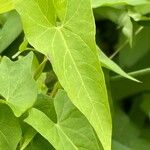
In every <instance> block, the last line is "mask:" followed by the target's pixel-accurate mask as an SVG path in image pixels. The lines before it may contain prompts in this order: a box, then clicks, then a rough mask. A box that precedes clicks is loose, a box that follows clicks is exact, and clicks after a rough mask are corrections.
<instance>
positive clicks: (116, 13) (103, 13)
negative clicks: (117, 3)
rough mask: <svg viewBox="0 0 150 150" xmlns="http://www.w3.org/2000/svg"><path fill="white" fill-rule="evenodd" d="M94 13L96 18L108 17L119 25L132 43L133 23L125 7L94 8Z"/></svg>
mask: <svg viewBox="0 0 150 150" xmlns="http://www.w3.org/2000/svg"><path fill="white" fill-rule="evenodd" d="M94 14H95V15H96V18H100V17H102V18H106V19H109V20H111V21H113V22H114V23H116V24H117V25H118V26H119V27H121V28H122V32H123V34H124V35H125V36H126V37H127V38H128V40H129V43H130V45H132V36H133V25H132V21H131V18H130V16H129V15H128V11H127V10H126V9H125V8H122V9H119V8H113V7H100V8H97V9H94Z"/></svg>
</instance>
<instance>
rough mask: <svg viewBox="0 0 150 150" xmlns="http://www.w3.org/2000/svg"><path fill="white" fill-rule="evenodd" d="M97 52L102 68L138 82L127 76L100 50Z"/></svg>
mask: <svg viewBox="0 0 150 150" xmlns="http://www.w3.org/2000/svg"><path fill="white" fill-rule="evenodd" d="M99 52H100V55H99V58H100V62H101V64H102V66H103V67H105V68H107V69H110V70H112V71H114V72H116V73H117V74H119V75H121V76H123V77H125V78H127V79H130V80H133V81H136V82H139V81H138V80H136V79H135V78H133V77H131V76H130V75H128V74H127V73H125V72H124V71H123V70H122V69H121V68H120V67H119V66H118V65H117V64H116V63H115V62H113V61H112V60H111V59H109V58H108V57H107V56H106V55H105V54H104V53H103V52H102V51H101V50H100V49H99Z"/></svg>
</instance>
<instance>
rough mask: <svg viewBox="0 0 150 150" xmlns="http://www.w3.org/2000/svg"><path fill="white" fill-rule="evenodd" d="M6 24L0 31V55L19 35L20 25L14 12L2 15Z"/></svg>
mask: <svg viewBox="0 0 150 150" xmlns="http://www.w3.org/2000/svg"><path fill="white" fill-rule="evenodd" d="M2 16H3V17H4V18H5V19H6V22H5V23H4V25H3V27H2V30H1V31H0V53H1V52H3V51H4V50H5V49H6V48H7V47H8V46H9V45H10V44H11V43H12V42H13V41H14V40H15V39H16V38H17V37H18V36H19V34H20V33H21V31H22V24H21V20H20V18H19V15H18V14H17V12H16V11H11V12H9V13H7V15H6V14H5V15H2ZM12 24H13V26H15V28H12Z"/></svg>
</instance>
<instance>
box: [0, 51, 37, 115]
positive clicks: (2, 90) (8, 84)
mask: <svg viewBox="0 0 150 150" xmlns="http://www.w3.org/2000/svg"><path fill="white" fill-rule="evenodd" d="M32 58H33V54H32V53H30V54H29V55H28V56H26V57H24V58H22V59H20V60H18V61H16V62H12V61H11V60H9V59H8V58H7V57H4V58H3V59H2V61H1V63H0V75H1V76H0V83H1V86H0V94H1V95H2V96H3V97H4V98H5V100H6V101H5V103H6V104H8V105H9V106H10V107H11V109H12V110H13V111H14V113H15V115H16V116H17V117H18V116H20V115H21V114H22V113H24V112H25V111H26V110H27V109H29V108H30V107H31V106H32V105H33V103H34V102H35V100H36V96H37V88H36V84H35V81H34V80H33V78H32V74H31V64H32ZM31 89H32V90H31Z"/></svg>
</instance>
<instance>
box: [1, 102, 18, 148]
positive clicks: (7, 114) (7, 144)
mask: <svg viewBox="0 0 150 150" xmlns="http://www.w3.org/2000/svg"><path fill="white" fill-rule="evenodd" d="M20 139H21V129H20V126H19V122H18V120H17V118H16V117H15V116H14V115H13V113H12V111H11V110H10V108H8V106H6V105H2V104H0V149H1V150H16V148H17V145H18V143H19V141H20Z"/></svg>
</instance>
